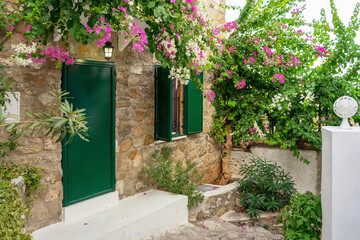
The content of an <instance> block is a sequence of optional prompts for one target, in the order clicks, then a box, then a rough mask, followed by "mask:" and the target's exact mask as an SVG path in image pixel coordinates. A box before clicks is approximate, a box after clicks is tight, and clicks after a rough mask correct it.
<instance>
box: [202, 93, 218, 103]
mask: <svg viewBox="0 0 360 240" xmlns="http://www.w3.org/2000/svg"><path fill="white" fill-rule="evenodd" d="M203 95H206V97H207V100H208V101H209V102H211V101H212V100H214V98H215V93H214V92H213V91H207V92H206V93H203Z"/></svg>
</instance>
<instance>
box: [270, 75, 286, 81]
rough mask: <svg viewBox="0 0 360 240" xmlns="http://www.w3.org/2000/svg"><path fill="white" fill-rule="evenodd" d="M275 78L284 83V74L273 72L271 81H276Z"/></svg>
mask: <svg viewBox="0 0 360 240" xmlns="http://www.w3.org/2000/svg"><path fill="white" fill-rule="evenodd" d="M277 80H279V82H280V83H284V82H285V81H284V75H282V74H275V75H274V76H273V82H277Z"/></svg>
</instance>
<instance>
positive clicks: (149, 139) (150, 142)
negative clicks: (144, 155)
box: [144, 134, 154, 146]
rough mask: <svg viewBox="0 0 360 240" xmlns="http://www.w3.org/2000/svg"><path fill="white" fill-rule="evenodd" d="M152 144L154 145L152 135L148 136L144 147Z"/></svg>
mask: <svg viewBox="0 0 360 240" xmlns="http://www.w3.org/2000/svg"><path fill="white" fill-rule="evenodd" d="M152 143H154V136H152V135H150V134H148V135H146V137H145V140H144V145H145V146H147V145H150V144H152Z"/></svg>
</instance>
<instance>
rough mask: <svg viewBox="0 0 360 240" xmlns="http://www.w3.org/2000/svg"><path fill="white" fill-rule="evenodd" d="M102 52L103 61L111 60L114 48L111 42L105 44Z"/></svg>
mask: <svg viewBox="0 0 360 240" xmlns="http://www.w3.org/2000/svg"><path fill="white" fill-rule="evenodd" d="M103 50H104V54H105V59H106V60H108V61H109V60H110V59H111V58H112V56H113V52H114V47H113V45H112V44H111V42H106V43H105V46H104V48H103Z"/></svg>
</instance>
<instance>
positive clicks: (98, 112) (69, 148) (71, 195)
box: [63, 60, 115, 206]
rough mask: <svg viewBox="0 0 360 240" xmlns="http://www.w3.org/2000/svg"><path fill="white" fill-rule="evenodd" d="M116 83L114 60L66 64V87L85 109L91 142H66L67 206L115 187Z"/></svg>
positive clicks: (65, 197) (64, 84) (64, 149)
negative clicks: (111, 61) (112, 61)
mask: <svg viewBox="0 0 360 240" xmlns="http://www.w3.org/2000/svg"><path fill="white" fill-rule="evenodd" d="M114 84H115V83H114V64H113V63H102V62H95V61H84V60H77V61H76V63H75V64H74V65H69V66H64V69H63V89H64V90H66V91H68V92H70V95H69V96H70V99H69V101H70V102H71V103H73V105H74V108H84V109H86V116H87V118H88V119H87V120H88V127H89V132H88V133H89V137H88V139H89V142H86V141H83V140H81V139H80V138H79V137H75V138H74V139H73V141H72V142H71V143H69V144H67V145H66V144H65V143H64V144H63V171H64V176H63V184H64V200H63V204H64V206H67V205H70V204H73V203H77V202H80V201H83V200H86V199H89V198H92V197H95V196H98V195H101V194H104V193H107V192H111V191H114V190H115V177H114V176H115V167H114V166H115V158H114V157H115V151H114V147H115V146H114V132H115V131H114V128H115V124H114V116H115V107H114V106H115V104H114V99H115V96H114V95H115V92H114V91H115V87H114ZM65 141H66V140H65Z"/></svg>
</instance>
